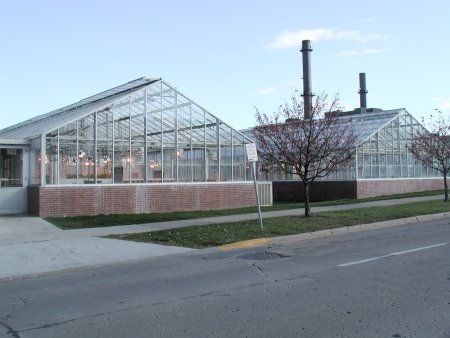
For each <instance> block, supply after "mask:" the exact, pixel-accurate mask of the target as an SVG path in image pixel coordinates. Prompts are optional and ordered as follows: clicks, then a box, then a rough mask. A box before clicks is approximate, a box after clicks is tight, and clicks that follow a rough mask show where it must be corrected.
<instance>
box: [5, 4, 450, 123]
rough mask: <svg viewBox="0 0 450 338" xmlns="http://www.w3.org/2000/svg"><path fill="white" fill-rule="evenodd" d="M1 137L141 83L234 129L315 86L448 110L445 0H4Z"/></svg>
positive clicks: (344, 98)
mask: <svg viewBox="0 0 450 338" xmlns="http://www.w3.org/2000/svg"><path fill="white" fill-rule="evenodd" d="M0 4H1V7H0V46H1V49H0V95H1V96H0V97H1V101H2V104H1V106H0V117H1V118H0V129H1V128H5V127H8V126H10V125H13V124H15V123H18V122H21V121H24V120H26V119H28V118H32V117H34V116H37V115H40V114H44V113H47V112H49V111H51V110H54V109H57V108H60V107H63V106H65V105H69V104H71V103H74V102H76V101H79V100H81V99H83V98H85V97H88V96H90V95H93V94H96V93H98V92H101V91H104V90H107V89H109V88H112V87H115V86H117V85H120V84H123V83H126V82H128V81H131V80H134V79H136V78H139V77H142V76H148V77H156V78H159V77H162V78H163V79H165V80H166V81H167V82H169V83H170V84H172V85H174V86H175V87H177V88H178V90H179V91H181V92H182V93H184V94H185V95H186V96H188V97H189V98H190V99H192V100H193V101H195V102H197V103H198V104H200V105H201V106H202V107H204V108H206V109H207V110H208V111H210V112H211V113H213V114H214V115H216V116H217V117H219V118H220V119H222V120H224V121H225V122H227V123H229V124H230V125H232V126H233V127H235V128H237V129H243V128H247V127H251V126H253V125H254V114H255V109H254V107H255V106H257V107H258V108H259V109H261V110H263V111H265V112H272V111H275V110H277V107H278V106H279V105H280V104H282V103H284V102H285V101H287V100H288V99H289V97H290V96H291V94H292V93H294V91H295V90H299V91H302V82H301V77H302V68H301V53H300V46H301V41H302V40H304V39H309V40H311V46H312V48H313V50H314V51H313V52H312V54H311V59H312V72H311V73H312V89H313V92H315V93H319V92H322V91H324V92H326V93H328V94H329V95H330V96H334V95H335V94H336V93H339V96H340V98H341V106H342V107H344V108H345V109H349V110H350V109H353V108H355V107H358V106H359V96H358V89H359V83H358V74H359V73H360V72H365V73H366V74H367V75H366V76H367V89H368V91H369V93H368V96H367V102H368V106H369V107H376V108H383V109H395V108H406V109H407V110H408V111H409V112H410V113H411V114H412V115H413V116H415V117H416V118H418V119H420V118H421V117H422V116H429V115H430V114H432V113H433V111H434V109H436V108H438V109H440V110H442V111H443V112H445V113H447V114H448V113H449V112H450V86H449V83H450V66H449V61H450V22H449V15H450V1H448V0H441V1H438V0H428V1H411V0H408V1H403V0H377V1H360V0H358V1H353V0H340V1H325V0H315V1H303V0H290V1H289V0H278V1H274V0H271V1H269V0H227V1H213V0H204V1H202V0H190V1H187V0H186V1H181V0H170V1H163V0H161V1H159V0H153V1H152V0H147V1H144V0H142V1H139V0H127V1H116V0H108V1H103V0H98V1H96V0H89V1H87V0H71V1H69V0H53V1H50V0H40V1H34V0H22V1H20V0H19V1H10V0H0Z"/></svg>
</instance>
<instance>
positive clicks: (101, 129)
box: [0, 78, 251, 206]
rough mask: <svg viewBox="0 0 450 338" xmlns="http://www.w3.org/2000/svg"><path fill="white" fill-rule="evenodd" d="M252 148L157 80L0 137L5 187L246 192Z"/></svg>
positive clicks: (133, 84)
mask: <svg viewBox="0 0 450 338" xmlns="http://www.w3.org/2000/svg"><path fill="white" fill-rule="evenodd" d="M250 142H251V140H249V139H248V138H247V137H246V136H244V135H243V134H242V133H240V132H238V131H236V130H234V129H233V128H231V127H230V126H229V125H228V124H226V123H225V122H223V121H222V120H220V119H218V118H217V117H215V116H214V115H212V114H211V113H209V112H208V111H206V110H205V109H203V108H202V107H201V106H199V105H198V104H196V103H194V102H193V101H192V100H190V99H188V98H187V97H186V96H184V95H183V94H181V93H180V92H179V91H178V90H176V89H175V88H174V87H173V86H171V85H169V84H168V83H167V82H165V81H163V80H162V79H149V78H140V79H137V80H134V81H131V82H128V83H126V84H124V85H121V86H119V87H116V88H113V89H110V90H107V91H104V92H102V93H100V94H97V95H94V96H91V97H89V98H86V99H84V100H81V101H79V102H77V103H75V104H72V105H69V106H66V107H64V108H61V109H58V110H55V111H52V112H50V113H48V114H45V115H41V116H38V117H36V118H33V119H30V120H28V121H25V122H23V123H20V124H17V125H14V126H12V127H9V128H6V129H3V130H0V143H1V144H3V146H2V163H3V164H2V173H1V174H2V177H3V181H2V187H4V188H6V187H13V186H14V187H23V186H31V187H32V186H40V187H52V186H59V187H64V186H66V187H74V186H84V185H93V186H116V185H117V186H120V185H134V184H146V185H149V184H170V183H191V184H193V183H208V182H216V183H221V182H241V183H242V182H243V183H246V185H248V184H247V182H246V181H249V180H251V171H249V170H248V166H247V163H246V157H245V144H246V143H250ZM17 143H23V144H24V146H20V147H18V146H17ZM14 144H15V145H14ZM25 145H26V146H25ZM3 154H5V156H3ZM7 154H8V155H7ZM13 154H14V156H13ZM25 156H26V157H27V159H29V160H28V161H21V159H24V157H25ZM14 159H16V160H15V161H14ZM6 162H8V163H13V162H14V163H16V165H15V167H14V168H15V169H13V168H11V169H8V171H7V170H6V169H5V168H6V167H5V165H4V163H6ZM23 165H26V168H22V167H20V166H23ZM22 171H24V172H25V174H23V175H22V174H21V172H22ZM27 173H29V175H27ZM27 177H29V181H25V182H24V180H26V179H27ZM55 191H56V190H54V192H55ZM4 192H5V190H2V193H4ZM97 193H98V192H97ZM186 197H188V196H186ZM188 198H189V197H188ZM248 203H249V202H247V203H244V204H248ZM224 206H225V205H224Z"/></svg>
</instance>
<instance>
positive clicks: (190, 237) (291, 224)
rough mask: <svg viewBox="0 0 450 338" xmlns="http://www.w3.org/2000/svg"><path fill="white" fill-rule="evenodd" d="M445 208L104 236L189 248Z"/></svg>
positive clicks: (411, 207)
mask: <svg viewBox="0 0 450 338" xmlns="http://www.w3.org/2000/svg"><path fill="white" fill-rule="evenodd" d="M448 211H450V203H446V202H443V201H432V202H420V203H410V204H404V205H395V206H392V207H377V208H364V209H353V210H343V211H334V212H320V213H317V214H314V215H313V216H312V217H310V218H304V217H302V216H290V217H277V218H268V219H265V220H264V229H261V228H260V227H259V221H258V220H254V221H245V222H236V223H225V224H214V225H206V226H191V227H186V228H177V229H170V230H161V231H154V232H144V233H139V234H124V235H112V236H108V238H115V239H124V240H131V241H137V242H151V243H158V244H164V245H173V246H184V247H191V248H206V247H214V246H220V245H224V244H229V243H234V242H239V241H244V240H249V239H255V238H263V237H276V236H283V235H293V234H299V233H307V232H313V231H318V230H324V229H333V228H338V227H343V226H351V225H356V224H367V223H373V222H379V221H386V220H392V219H397V218H405V217H412V216H418V215H426V214H434V213H441V212H448Z"/></svg>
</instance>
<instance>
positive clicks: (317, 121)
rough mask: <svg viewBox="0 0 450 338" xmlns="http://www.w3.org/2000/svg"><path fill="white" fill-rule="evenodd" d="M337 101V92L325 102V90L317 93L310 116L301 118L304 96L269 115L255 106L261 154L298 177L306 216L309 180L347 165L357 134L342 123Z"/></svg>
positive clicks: (308, 214) (277, 166)
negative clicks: (301, 183) (330, 99)
mask: <svg viewBox="0 0 450 338" xmlns="http://www.w3.org/2000/svg"><path fill="white" fill-rule="evenodd" d="M338 102H339V100H338V98H337V96H336V97H335V98H334V99H333V100H332V101H331V103H328V101H327V95H326V94H324V93H322V94H320V95H318V96H317V97H316V99H315V102H314V103H313V107H312V110H311V113H310V117H309V118H304V105H303V99H302V98H301V97H299V96H294V97H292V99H291V101H290V102H287V103H285V104H284V105H281V106H280V108H279V110H278V112H275V113H273V114H270V115H268V114H265V113H262V112H261V111H260V110H259V109H257V108H256V122H257V126H256V127H255V129H254V130H253V135H254V136H255V139H256V143H257V145H258V148H259V149H258V150H259V152H260V154H261V158H262V159H263V161H264V162H265V164H268V165H271V166H274V167H275V168H276V170H278V171H280V172H284V173H289V174H297V175H298V176H299V177H300V179H301V180H302V182H303V186H304V192H305V195H304V199H305V217H309V216H311V210H310V199H309V187H310V184H311V183H312V182H313V181H315V180H316V179H318V178H321V177H325V176H327V175H329V174H330V172H331V171H333V170H335V169H338V168H341V167H345V166H346V165H348V164H349V163H350V161H351V154H352V153H353V152H354V147H355V142H356V137H355V136H354V134H353V130H352V128H351V126H350V125H349V124H345V123H341V121H340V119H339V117H338V114H337V112H336V110H337V108H338Z"/></svg>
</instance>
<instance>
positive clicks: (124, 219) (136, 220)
mask: <svg viewBox="0 0 450 338" xmlns="http://www.w3.org/2000/svg"><path fill="white" fill-rule="evenodd" d="M439 194H442V196H443V192H442V191H427V192H422V193H414V194H402V195H391V196H380V197H374V198H366V199H359V200H355V199H352V200H337V201H326V202H315V203H312V204H311V206H324V205H340V204H354V203H362V202H368V201H379V200H387V199H395V198H407V197H415V196H432V195H439ZM303 207H304V205H303V203H288V202H281V203H274V205H273V206H270V207H262V208H261V210H262V211H263V212H266V211H276V210H286V209H298V208H303ZM255 212H256V208H255V207H251V208H239V209H227V210H208V211H199V210H194V211H179V212H170V213H148V214H124V215H97V216H78V217H47V218H45V220H46V221H48V222H50V223H52V224H54V225H56V226H58V227H59V228H61V229H65V230H66V229H83V228H97V227H107V226H115V225H127V224H144V223H155V222H164V221H177V220H183V219H195V218H204V217H214V216H227V215H238V214H246V213H255Z"/></svg>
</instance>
